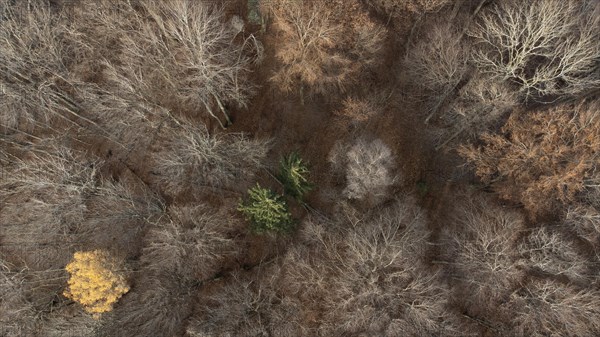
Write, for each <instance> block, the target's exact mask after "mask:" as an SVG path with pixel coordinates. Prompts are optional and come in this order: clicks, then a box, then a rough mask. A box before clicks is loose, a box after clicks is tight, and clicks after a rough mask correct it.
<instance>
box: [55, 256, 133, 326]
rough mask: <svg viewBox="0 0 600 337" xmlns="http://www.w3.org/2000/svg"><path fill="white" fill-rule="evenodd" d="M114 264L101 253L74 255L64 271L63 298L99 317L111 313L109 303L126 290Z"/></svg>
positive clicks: (112, 260)
mask: <svg viewBox="0 0 600 337" xmlns="http://www.w3.org/2000/svg"><path fill="white" fill-rule="evenodd" d="M118 265H119V264H118V263H117V261H116V259H114V258H113V257H112V256H111V255H110V254H109V253H108V252H106V251H103V250H93V251H89V252H76V253H75V254H74V255H73V260H72V261H71V262H70V263H69V264H68V265H67V266H66V268H65V269H66V270H67V272H69V274H70V277H69V281H68V282H69V287H68V288H67V289H66V290H65V292H64V295H65V296H66V297H67V298H69V299H71V300H73V301H75V302H78V303H80V304H81V305H83V307H84V309H85V311H87V312H89V313H91V314H92V315H93V316H94V318H96V319H97V318H99V317H100V315H101V314H102V313H105V312H108V311H111V310H112V308H113V304H114V303H116V302H117V300H118V299H119V298H120V297H121V296H123V295H124V294H125V293H127V292H128V291H129V286H128V284H127V281H126V279H125V276H124V275H123V274H122V273H119V272H118V269H119V268H118Z"/></svg>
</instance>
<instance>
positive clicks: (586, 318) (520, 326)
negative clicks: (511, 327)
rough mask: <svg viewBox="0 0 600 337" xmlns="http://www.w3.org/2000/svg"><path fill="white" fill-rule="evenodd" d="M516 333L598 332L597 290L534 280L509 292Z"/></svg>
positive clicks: (599, 296) (589, 335) (599, 298)
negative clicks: (513, 291)
mask: <svg viewBox="0 0 600 337" xmlns="http://www.w3.org/2000/svg"><path fill="white" fill-rule="evenodd" d="M511 309H512V310H513V312H515V313H516V316H515V317H514V324H515V326H516V332H517V334H516V335H518V336H540V337H541V336H569V335H574V336H583V337H592V336H596V335H598V333H600V324H599V323H598V322H600V320H599V319H600V294H599V293H598V291H597V290H595V289H577V288H575V287H573V286H572V285H565V284H562V283H557V282H553V281H548V280H546V281H543V280H534V281H533V282H531V284H529V285H527V286H526V287H525V288H523V289H521V290H520V291H518V292H515V293H513V295H512V296H511Z"/></svg>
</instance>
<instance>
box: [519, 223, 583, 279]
mask: <svg viewBox="0 0 600 337" xmlns="http://www.w3.org/2000/svg"><path fill="white" fill-rule="evenodd" d="M517 249H518V250H519V253H520V254H522V255H523V256H524V257H525V259H526V262H524V264H525V266H528V267H535V268H539V269H540V270H543V271H545V272H548V273H551V274H554V275H566V276H568V277H569V279H571V280H573V281H579V280H585V279H587V278H588V277H589V276H590V275H589V273H588V270H589V269H588V268H589V265H588V264H589V263H588V262H587V261H586V258H585V257H583V256H581V255H580V254H578V253H577V250H576V248H575V246H574V243H573V242H571V241H569V240H568V239H567V238H565V237H564V235H562V234H561V233H558V232H555V231H551V230H550V229H548V228H546V227H539V228H536V229H534V230H532V231H531V233H530V234H529V235H528V236H527V238H526V239H525V240H524V241H523V242H522V243H521V244H519V245H518V247H517Z"/></svg>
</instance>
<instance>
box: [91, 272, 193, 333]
mask: <svg viewBox="0 0 600 337" xmlns="http://www.w3.org/2000/svg"><path fill="white" fill-rule="evenodd" d="M189 292H190V283H189V282H188V283H185V282H182V281H181V280H180V279H179V278H178V276H177V275H169V274H168V273H160V274H155V273H148V272H146V273H144V274H143V275H140V277H139V278H138V279H137V283H136V287H134V288H133V289H132V290H131V291H130V292H129V293H128V294H127V296H125V297H123V299H122V300H121V301H120V303H119V305H118V306H116V307H115V309H114V310H113V311H112V312H111V313H109V314H107V315H106V317H105V318H103V321H102V325H101V327H100V328H99V335H101V336H115V337H125V336H132V335H143V336H153V335H155V336H156V335H159V336H178V335H181V334H182V333H183V327H184V324H185V321H186V320H187V318H188V317H189V315H190V313H191V306H192V303H191V300H192V297H191V296H190V293H189Z"/></svg>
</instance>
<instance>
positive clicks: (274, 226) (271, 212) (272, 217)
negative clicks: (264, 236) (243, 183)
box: [238, 184, 292, 233]
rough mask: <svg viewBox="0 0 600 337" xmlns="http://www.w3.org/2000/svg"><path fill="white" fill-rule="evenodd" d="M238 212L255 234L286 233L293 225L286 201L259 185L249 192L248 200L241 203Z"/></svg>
mask: <svg viewBox="0 0 600 337" xmlns="http://www.w3.org/2000/svg"><path fill="white" fill-rule="evenodd" d="M238 210H239V211H240V212H242V213H243V214H244V215H245V216H246V219H248V221H250V224H251V228H252V231H253V232H255V233H263V232H267V231H274V232H286V231H288V230H289V229H290V228H291V225H292V215H291V214H290V211H289V210H288V206H287V204H286V202H285V200H284V199H283V198H282V197H281V196H280V195H277V194H275V193H274V192H273V191H271V190H270V189H267V188H262V187H260V185H259V184H256V187H253V188H251V189H249V190H248V199H247V200H246V201H242V202H241V203H240V205H239V207H238Z"/></svg>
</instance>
